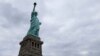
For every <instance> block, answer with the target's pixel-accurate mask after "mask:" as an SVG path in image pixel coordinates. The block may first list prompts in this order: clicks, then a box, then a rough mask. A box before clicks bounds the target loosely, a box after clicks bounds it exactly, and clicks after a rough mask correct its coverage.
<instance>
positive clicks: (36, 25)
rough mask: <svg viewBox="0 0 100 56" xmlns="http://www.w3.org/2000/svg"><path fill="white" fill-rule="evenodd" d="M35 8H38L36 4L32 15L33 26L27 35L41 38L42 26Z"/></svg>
mask: <svg viewBox="0 0 100 56" xmlns="http://www.w3.org/2000/svg"><path fill="white" fill-rule="evenodd" d="M35 7H36V3H34V8H33V11H32V14H31V20H30V22H31V25H30V29H29V31H28V33H27V35H33V36H37V37H38V36H39V29H40V25H41V23H40V22H39V19H38V18H37V15H38V13H37V12H36V11H35Z"/></svg>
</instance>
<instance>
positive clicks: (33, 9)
mask: <svg viewBox="0 0 100 56" xmlns="http://www.w3.org/2000/svg"><path fill="white" fill-rule="evenodd" d="M36 5H37V3H36V2H35V3H34V8H33V12H35V7H36Z"/></svg>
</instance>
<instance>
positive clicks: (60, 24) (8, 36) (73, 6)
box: [0, 0, 100, 56]
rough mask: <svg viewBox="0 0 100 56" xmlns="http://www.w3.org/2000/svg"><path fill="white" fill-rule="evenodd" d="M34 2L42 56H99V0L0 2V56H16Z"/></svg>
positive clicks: (25, 31) (21, 0) (13, 0)
mask: <svg viewBox="0 0 100 56" xmlns="http://www.w3.org/2000/svg"><path fill="white" fill-rule="evenodd" d="M34 1H36V2H37V3H38V5H37V8H36V11H38V14H39V15H38V18H39V20H40V21H41V22H42V25H41V28H40V37H41V39H42V41H43V42H44V44H43V56H100V0H0V56H18V52H19V49H20V45H19V42H20V41H22V39H23V38H24V36H25V35H26V33H27V31H28V29H29V25H30V19H31V12H32V8H33V3H34Z"/></svg>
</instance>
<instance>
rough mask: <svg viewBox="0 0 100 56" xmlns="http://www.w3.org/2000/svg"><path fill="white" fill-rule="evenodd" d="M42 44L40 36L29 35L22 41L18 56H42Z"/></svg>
mask: <svg viewBox="0 0 100 56" xmlns="http://www.w3.org/2000/svg"><path fill="white" fill-rule="evenodd" d="M42 44H43V42H42V41H41V40H40V38H39V37H36V36H33V35H28V36H26V37H24V39H23V40H22V41H21V42H20V45H21V48H20V51H19V55H18V56H42Z"/></svg>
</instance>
